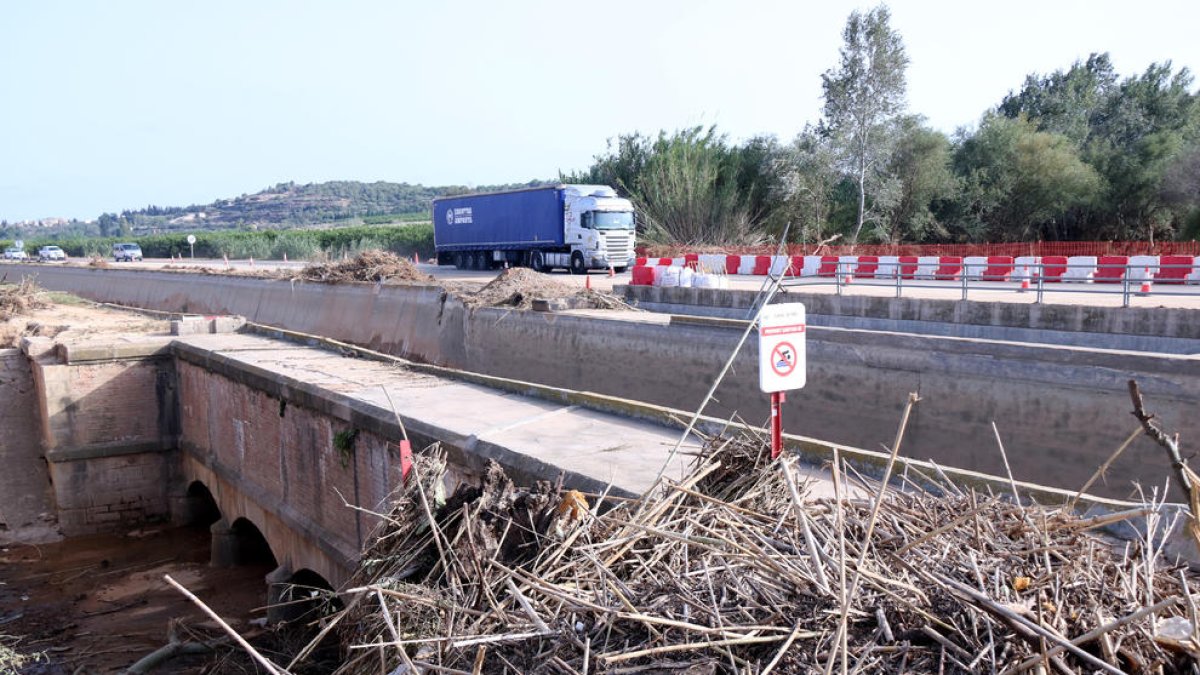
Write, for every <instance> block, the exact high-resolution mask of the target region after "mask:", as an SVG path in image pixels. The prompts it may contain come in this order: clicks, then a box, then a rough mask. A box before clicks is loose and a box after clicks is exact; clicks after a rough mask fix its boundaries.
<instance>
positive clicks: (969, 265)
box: [962, 255, 987, 280]
mask: <svg viewBox="0 0 1200 675" xmlns="http://www.w3.org/2000/svg"><path fill="white" fill-rule="evenodd" d="M986 269H987V256H982V255H969V256H964V257H963V259H962V272H963V274H965V275H967V278H969V279H971V280H979V279H982V278H983V271H984V270H986Z"/></svg>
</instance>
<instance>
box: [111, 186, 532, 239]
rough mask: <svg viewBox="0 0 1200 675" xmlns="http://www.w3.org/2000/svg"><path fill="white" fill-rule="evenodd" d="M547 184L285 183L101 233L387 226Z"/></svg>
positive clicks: (130, 214)
mask: <svg viewBox="0 0 1200 675" xmlns="http://www.w3.org/2000/svg"><path fill="white" fill-rule="evenodd" d="M539 184H541V181H530V182H529V183H523V184H518V185H495V186H491V185H489V186H481V187H478V188H468V187H465V186H462V185H451V186H442V187H428V186H424V185H411V184H409V183H387V182H384V181H379V182H375V183H362V182H358V181H329V182H326V183H307V184H304V185H298V184H296V183H294V182H291V183H280V184H278V185H275V186H273V187H269V188H267V189H265V190H262V191H261V192H256V193H254V194H251V195H242V196H240V197H234V198H232V199H220V200H217V201H215V202H213V203H211V204H205V205H202V206H188V207H184V208H162V207H157V206H148V207H146V208H144V209H138V210H127V211H123V212H122V213H121V214H120V215H119V216H112V214H109V216H110V218H105V220H106V221H109V222H105V223H101V224H100V225H101V229H107V228H106V227H105V226H108V225H112V224H114V223H112V222H111V221H112V220H113V219H114V218H115V220H116V221H117V222H116V223H115V224H116V225H117V226H118V227H120V226H121V225H122V223H120V221H121V220H124V221H126V222H127V223H128V224H129V226H130V227H131V229H132V230H133V231H134V232H138V231H147V230H171V229H226V228H231V227H246V226H259V227H297V226H305V225H318V224H323V223H334V222H337V221H344V220H348V219H355V218H357V219H366V220H367V221H368V222H370V221H386V220H389V219H390V218H388V217H391V216H394V217H395V218H394V219H396V220H413V219H419V217H421V216H425V217H428V214H429V212H430V208H431V202H432V201H433V198H434V197H439V196H442V195H453V194H461V193H463V192H473V191H476V190H495V189H504V188H511V187H532V186H535V185H539Z"/></svg>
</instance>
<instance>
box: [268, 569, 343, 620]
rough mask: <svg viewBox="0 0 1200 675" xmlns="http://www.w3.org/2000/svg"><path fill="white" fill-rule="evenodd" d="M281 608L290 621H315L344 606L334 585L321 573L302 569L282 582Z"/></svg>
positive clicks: (280, 590)
mask: <svg viewBox="0 0 1200 675" xmlns="http://www.w3.org/2000/svg"><path fill="white" fill-rule="evenodd" d="M277 602H278V604H279V606H280V607H279V609H281V610H282V612H280V613H281V614H283V615H284V616H285V617H286V619H287V620H288V621H313V620H316V619H318V618H320V617H322V616H326V615H328V614H332V613H334V612H336V611H338V610H341V609H342V608H343V604H342V601H341V599H340V598H338V596H337V593H334V591H333V586H332V585H331V584H330V583H329V582H328V581H326V580H325V578H324V577H322V576H321V575H320V574H317V573H316V572H314V571H312V570H310V569H307V568H305V569H302V570H300V571H298V572H295V573H294V574H292V576H291V578H290V579H288V582H287V583H286V584H280V589H279V597H278V601H277Z"/></svg>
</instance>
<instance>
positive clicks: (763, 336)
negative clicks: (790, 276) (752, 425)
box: [758, 302, 807, 459]
mask: <svg viewBox="0 0 1200 675" xmlns="http://www.w3.org/2000/svg"><path fill="white" fill-rule="evenodd" d="M806 330H807V326H806V324H805V313H804V305H802V304H800V303H798V302H789V303H784V304H779V305H769V306H767V307H766V308H764V309H763V311H762V314H760V315H759V319H758V387H759V389H761V390H763V391H764V392H766V393H769V394H770V395H771V459H775V458H777V457H779V455H780V454H781V453H782V452H783V403H784V401H786V400H787V397H786V395H785V394H784V393H783V392H785V391H790V390H792V389H799V388H801V387H803V386H804V383H805V378H806V371H807V368H806V363H805V351H804V348H805V344H804V338H805V335H806V334H807V333H806Z"/></svg>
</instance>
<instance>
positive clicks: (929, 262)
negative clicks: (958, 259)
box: [916, 255, 942, 279]
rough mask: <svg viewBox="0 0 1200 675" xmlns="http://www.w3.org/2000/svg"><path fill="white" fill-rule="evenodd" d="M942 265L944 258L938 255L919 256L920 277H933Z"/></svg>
mask: <svg viewBox="0 0 1200 675" xmlns="http://www.w3.org/2000/svg"><path fill="white" fill-rule="evenodd" d="M941 266H942V259H941V258H939V257H937V256H936V255H923V256H920V257H919V258H917V274H916V277H917V278H918V279H932V278H933V277H934V275H935V274H937V271H938V268H940V267H941Z"/></svg>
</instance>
